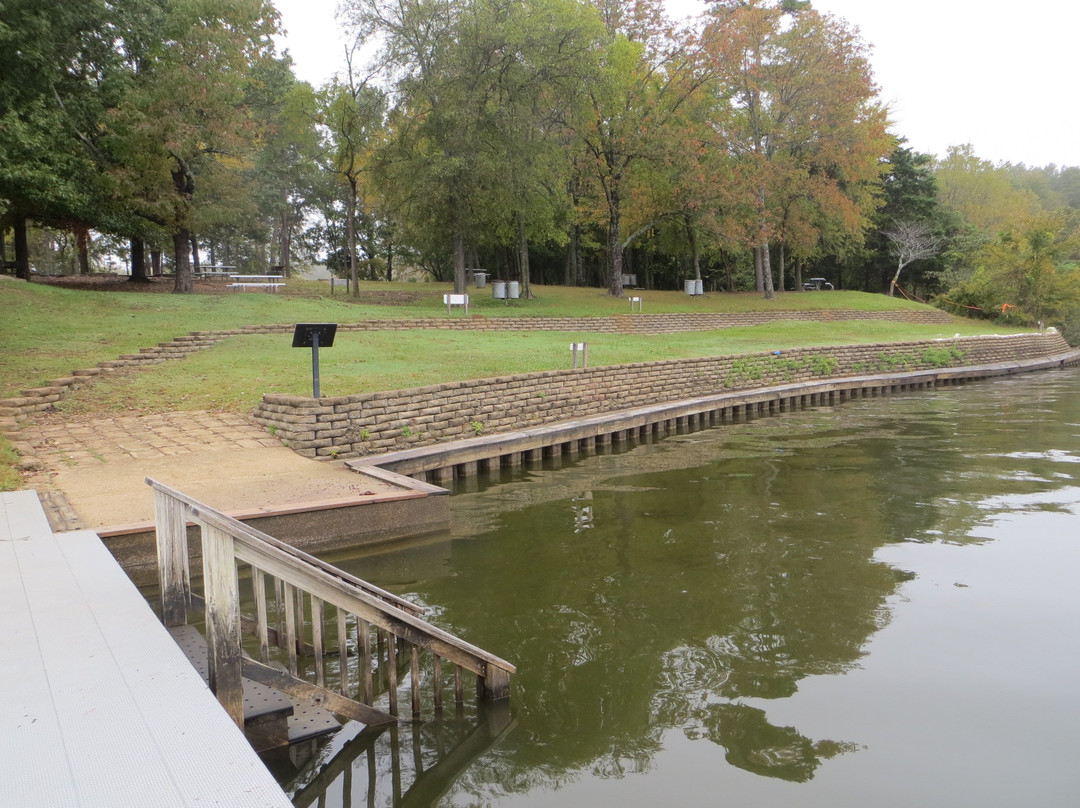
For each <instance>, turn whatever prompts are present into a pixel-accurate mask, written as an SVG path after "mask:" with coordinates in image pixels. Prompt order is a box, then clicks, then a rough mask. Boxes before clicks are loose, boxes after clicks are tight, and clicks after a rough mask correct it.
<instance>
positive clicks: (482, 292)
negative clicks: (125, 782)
mask: <svg viewBox="0 0 1080 808" xmlns="http://www.w3.org/2000/svg"><path fill="white" fill-rule="evenodd" d="M449 290H450V287H449V286H448V285H446V284H416V283H391V284H387V283H365V284H362V285H361V288H360V297H359V301H360V302H350V301H351V299H350V298H347V297H346V296H345V295H344V294H342V293H341V292H340V291H339V292H338V293H337V294H335V295H334V296H332V297H331V296H329V295H328V294H327V292H328V289H327V287H326V286H325V285H324V284H319V283H317V282H313V281H291V280H290V281H289V284H288V287H287V290H286V292H285V293H282V294H276V295H271V294H266V293H264V292H252V293H246V294H242V293H227V294H195V295H173V294H168V293H160V292H157V293H144V292H124V293H116V292H103V291H82V290H75V289H65V288H59V287H53V286H46V285H44V284H37V283H30V284H28V283H25V282H23V281H17V280H14V279H12V278H7V277H0V302H2V304H3V318H2V320H0V337H2V338H3V344H4V350H3V352H2V353H0V397H7V396H12V395H17V394H18V391H19V390H21V389H23V388H28V387H36V386H39V385H41V384H42V383H43V382H45V381H47V380H49V379H54V378H59V377H62V376H67V375H69V374H70V373H71V371H72V370H75V369H76V368H87V367H93V366H94V365H96V364H97V363H98V362H101V361H103V360H108V359H115V358H116V357H117V356H119V355H120V354H125V353H137V352H138V350H139V348H142V347H149V346H152V345H156V344H157V343H159V342H167V341H169V340H171V339H172V338H173V337H176V336H180V335H184V334H187V333H189V332H191V331H209V330H217V329H231V328H239V327H241V326H244V325H262V324H268V323H295V322H305V321H323V322H339V323H351V322H360V321H363V320H373V319H388V318H402V317H437V318H445V317H447V316H448V315H447V312H446V307H445V306H444V305H443V304H442V296H443V294H444V293H446V292H448V291H449ZM470 292H471V305H470V314H472V315H473V316H482V317H506V316H516V317H521V316H530V317H556V316H607V315H612V314H623V313H628V312H629V304H628V303H627V302H626V301H625V300H621V299H616V298H612V297H610V296H608V295H606V294H605V293H604V292H603V291H602V290H599V289H582V288H567V287H535V293H536V298H535V299H533V300H527V301H526V300H520V301H511V302H510V303H509V304H506V303H504V302H503V301H500V300H495V299H493V298H492V297H491V295H490V292H489V290H487V289H478V290H470ZM641 294H642V295H643V296H644V298H645V311H646V312H652V313H658V312H680V311H721V312H744V311H779V310H792V309H859V310H869V311H881V310H887V309H910V308H919V307H920V306H919V304H916V303H910V302H908V301H905V300H898V299H890V298H887V297H885V296H883V295H869V294H863V293H860V292H814V293H803V294H794V293H786V294H781V295H778V296H777V297H776V298H775V299H773V300H764V299H763V298H762V297H761V296H760V295H757V294H752V293H746V294H712V295H705V296H704V297H701V298H689V297H688V296H686V295H685V294H683V293H681V292H642V293H641ZM451 316H453V317H461V316H462V314H461V313H460V311H458V312H455V313H454V314H453V315H451ZM961 322H962V321H961ZM420 339H421V341H423V339H424V338H423V337H421V338H420ZM428 339H433V337H432V336H431V335H429V336H428ZM646 344H648V341H647V340H646V341H645V342H643V343H641V345H642V346H644V345H646ZM410 352H411V353H413V354H414V355H415V354H416V353H418V352H419V353H422V352H423V349H422V348H419V349H418V348H415V347H413V348H410ZM623 356H625V354H623ZM643 358H655V356H649V357H643ZM522 360H524V361H525V362H526V364H522V365H521V366H520V367H519V368H518V370H528V369H531V368H532V365H531V364H528V363H529V362H530V361H531V360H530V359H527V358H524V357H521V356H520V355H519V356H517V358H514V359H510V358H509V357H508V356H507V355H506V354H505V352H502V354H501V356H499V357H492V359H491V363H492V364H497V363H498V362H499V361H503V362H510V363H511V364H513V363H515V362H518V361H522ZM620 361H621V360H620ZM625 361H632V360H629V359H627V360H625ZM503 372H509V371H508V370H507V371H503Z"/></svg>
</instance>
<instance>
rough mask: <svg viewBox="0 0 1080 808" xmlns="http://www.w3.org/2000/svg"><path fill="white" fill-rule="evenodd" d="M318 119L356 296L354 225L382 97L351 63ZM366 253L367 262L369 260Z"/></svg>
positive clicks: (378, 133)
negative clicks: (339, 198)
mask: <svg viewBox="0 0 1080 808" xmlns="http://www.w3.org/2000/svg"><path fill="white" fill-rule="evenodd" d="M320 106H321V114H320V117H321V120H322V123H323V125H324V126H325V127H326V130H327V134H328V138H329V144H328V149H327V152H328V166H329V168H330V170H331V172H332V173H333V174H334V176H335V177H336V178H337V180H338V183H339V187H341V188H343V189H344V191H345V194H344V196H345V199H344V201H345V246H346V249H347V263H348V270H349V279H350V286H349V288H350V289H351V290H352V293H353V294H354V295H356V294H359V287H358V285H357V282H358V280H359V269H358V267H357V250H356V247H357V222H358V217H359V216H360V213H361V208H362V207H363V206H364V204H365V201H364V200H365V195H366V188H367V186H369V185H371V183H370V182H365V180H364V178H365V176H366V175H367V174H369V173H370V172H371V170H372V160H373V156H372V155H373V153H374V151H375V149H376V148H377V146H378V145H379V142H380V140H381V138H382V137H383V126H384V122H385V115H386V97H385V95H384V94H383V93H382V92H381V91H379V90H377V89H376V88H374V87H372V86H369V85H368V84H367V83H366V82H363V81H361V80H359V79H357V78H356V76H355V74H354V72H353V67H352V63H351V60H350V62H349V65H348V70H347V71H346V78H345V80H344V81H340V80H338V79H334V80H333V81H332V82H331V83H330V85H329V86H328V87H326V88H325V90H324V91H323V93H322V95H321V98H320ZM373 257H374V256H372V255H371V254H370V251H369V254H368V260H369V262H370V260H371V259H372V258H373Z"/></svg>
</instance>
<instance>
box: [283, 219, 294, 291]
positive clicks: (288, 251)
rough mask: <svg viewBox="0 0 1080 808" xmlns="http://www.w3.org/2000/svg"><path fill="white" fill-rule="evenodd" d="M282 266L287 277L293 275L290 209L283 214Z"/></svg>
mask: <svg viewBox="0 0 1080 808" xmlns="http://www.w3.org/2000/svg"><path fill="white" fill-rule="evenodd" d="M281 266H282V269H283V271H284V274H285V277H286V278H291V277H292V220H291V217H290V215H289V211H287V210H286V211H285V212H284V213H282V214H281Z"/></svg>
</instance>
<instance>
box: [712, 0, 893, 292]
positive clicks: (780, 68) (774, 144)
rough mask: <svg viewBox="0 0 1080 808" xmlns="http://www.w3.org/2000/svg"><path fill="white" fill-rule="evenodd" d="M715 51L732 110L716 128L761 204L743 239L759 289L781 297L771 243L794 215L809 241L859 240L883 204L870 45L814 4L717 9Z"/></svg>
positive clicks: (880, 129)
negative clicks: (822, 237) (829, 237)
mask: <svg viewBox="0 0 1080 808" xmlns="http://www.w3.org/2000/svg"><path fill="white" fill-rule="evenodd" d="M707 41H708V43H709V51H710V55H711V57H712V61H713V63H714V65H715V66H716V68H717V71H718V74H719V76H720V86H719V88H718V92H720V93H721V94H722V95H724V96H725V97H728V98H730V100H731V104H730V107H729V111H728V115H727V117H726V118H724V119H721V120H718V121H717V122H716V126H717V128H718V131H720V132H722V137H723V138H724V139H725V140H726V141H727V143H728V144H729V148H730V150H731V151H732V153H733V154H734V155H735V156H736V157H737V158H738V160H739V164H740V165H739V173H740V175H741V176H742V178H743V179H742V181H743V183H744V187H743V191H742V194H743V197H744V199H746V200H748V201H749V200H752V211H753V215H752V217H751V218H750V219H749V220H748V221H747V233H746V238H747V241H748V243H749V244H750V245H752V246H753V248H754V250H755V264H756V267H757V269H758V271H757V273H756V275H757V277H756V285H757V287H758V290H759V291H762V292H764V294H765V296H766V297H772V294H773V288H774V287H773V280H772V268H771V251H770V242H771V241H772V240H773V239H774V238H775V237H780V238H781V239H782V238H783V236H784V230H783V225H784V224H785V216H786V214H790V213H793V212H799V213H800V214H801V217H800V224H801V226H802V234H801V238H802V239H803V240H804V241H805V240H807V239H810V238H812V237H813V231H814V230H817V231H819V232H820V231H822V230H823V229H825V228H832V229H839V230H840V231H842V232H846V233H850V234H858V236H859V237H860V238H861V235H862V231H863V230H864V229H865V228H866V226H867V218H868V216H869V214H870V213H872V211H873V210H874V208H875V207H876V205H877V202H876V200H875V198H874V195H873V190H872V188H873V186H874V184H875V183H876V180H877V178H878V177H879V176H880V173H881V170H882V168H881V158H882V157H883V156H884V155H885V154H886V153H888V152H889V151H890V150H891V149H892V145H893V143H892V139H891V138H890V137H889V136H888V135H887V133H886V131H885V111H884V109H883V107H882V106H881V105H880V103H878V101H877V88H876V87H875V85H874V83H873V78H872V74H871V71H870V67H869V62H868V60H867V56H866V46H865V44H864V43H863V42H862V41H861V40H860V39H859V38H858V36H857V35H856V33H855V32H854V31H853V30H852V29H850V28H849V27H848V26H847V25H846V24H844V23H843V21H841V20H838V19H836V18H833V17H829V16H826V15H822V14H819V13H818V12H817V11H814V10H813V9H812V8H810V7H809V6H804V5H803V4H801V3H785V4H782V5H779V6H777V5H770V4H769V3H768V2H766V1H765V0H747V2H742V0H725V1H724V2H718V3H716V4H715V5H714V6H713V11H712V20H711V22H710V24H709V28H708V31H707ZM800 200H801V201H800ZM796 202H798V203H799V204H798V205H797V206H795V207H793V205H795V203H796ZM807 206H809V207H807ZM786 221H787V223H788V224H792V223H793V222H794V221H795V220H793V219H786ZM781 281H782V279H781Z"/></svg>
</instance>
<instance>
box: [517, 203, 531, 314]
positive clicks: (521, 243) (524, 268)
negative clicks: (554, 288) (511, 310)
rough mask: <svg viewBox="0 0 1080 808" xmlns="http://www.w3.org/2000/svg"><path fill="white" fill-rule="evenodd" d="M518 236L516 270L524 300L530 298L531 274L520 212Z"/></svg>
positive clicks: (523, 224)
mask: <svg viewBox="0 0 1080 808" xmlns="http://www.w3.org/2000/svg"><path fill="white" fill-rule="evenodd" d="M517 220H518V222H517V225H518V226H517V236H518V270H519V271H520V273H521V296H522V297H523V298H525V299H526V300H530V299H532V296H533V294H532V285H531V284H532V276H531V274H530V272H529V239H528V238H527V236H526V235H525V217H524V216H522V215H521V214H520V213H519V214H518V217H517Z"/></svg>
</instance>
